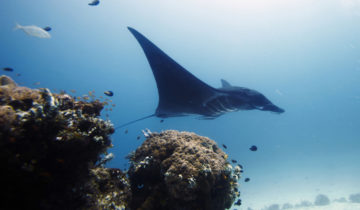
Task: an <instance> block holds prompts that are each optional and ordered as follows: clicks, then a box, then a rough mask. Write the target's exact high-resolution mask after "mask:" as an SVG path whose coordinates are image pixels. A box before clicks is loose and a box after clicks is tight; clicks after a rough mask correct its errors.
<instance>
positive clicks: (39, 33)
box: [14, 23, 51, 39]
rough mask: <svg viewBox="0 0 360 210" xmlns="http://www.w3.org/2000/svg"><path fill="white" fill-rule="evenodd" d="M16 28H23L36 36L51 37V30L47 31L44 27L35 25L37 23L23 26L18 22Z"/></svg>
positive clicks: (30, 34)
mask: <svg viewBox="0 0 360 210" xmlns="http://www.w3.org/2000/svg"><path fill="white" fill-rule="evenodd" d="M14 29H15V30H17V29H21V30H23V31H24V32H25V33H26V34H27V35H29V36H35V37H38V38H43V39H49V38H51V35H50V34H49V32H47V31H45V30H44V29H43V28H40V27H38V26H35V25H30V26H22V25H20V24H18V23H16V25H15V28H14Z"/></svg>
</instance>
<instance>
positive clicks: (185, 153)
mask: <svg viewBox="0 0 360 210" xmlns="http://www.w3.org/2000/svg"><path fill="white" fill-rule="evenodd" d="M129 159H130V160H131V162H132V164H131V166H130V169H129V172H128V175H129V179H130V183H131V190H132V194H133V197H132V201H131V204H130V208H131V209H147V210H150V209H208V210H209V209H225V208H230V207H231V205H232V203H233V202H234V200H235V198H236V197H237V196H239V192H238V191H237V181H238V179H239V178H240V170H241V169H240V167H239V166H237V167H235V169H233V168H232V166H231V165H230V164H229V163H228V162H227V155H226V154H225V153H224V152H223V151H222V150H221V149H220V148H219V147H218V146H217V145H216V143H215V142H214V141H212V140H210V139H209V138H206V137H201V136H198V135H196V134H194V133H189V132H178V131H164V132H161V133H159V134H158V133H150V134H149V137H148V138H147V139H146V141H145V142H144V143H143V144H142V145H141V146H140V147H139V148H138V149H137V150H136V151H135V152H134V153H133V154H131V155H129Z"/></svg>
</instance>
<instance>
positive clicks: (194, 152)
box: [0, 76, 241, 210]
mask: <svg viewBox="0 0 360 210" xmlns="http://www.w3.org/2000/svg"><path fill="white" fill-rule="evenodd" d="M104 104H105V105H106V103H105V102H100V101H99V100H95V99H92V101H89V102H88V101H81V100H79V99H78V100H75V99H74V98H73V97H71V96H70V95H67V94H65V93H60V94H56V93H52V92H50V90H49V89H46V88H40V89H30V88H26V87H21V86H18V85H17V84H16V83H15V82H14V81H13V80H12V79H11V78H9V77H6V76H0V171H1V173H0V186H1V187H2V188H1V189H2V191H3V192H5V193H3V195H2V196H0V198H1V200H0V201H1V202H0V209H40V210H42V209H45V210H48V209H54V210H57V209H94V210H95V209H134V210H135V209H139V210H152V209H157V210H161V209H173V210H177V209H184V210H187V209H189V210H190V209H206V210H221V209H226V208H230V207H231V205H232V203H233V202H234V200H235V199H236V198H237V197H239V196H240V193H239V192H238V187H237V181H238V179H239V178H240V173H241V168H240V167H239V166H236V167H235V168H232V166H231V165H230V164H229V163H228V161H227V155H226V154H225V153H224V152H223V151H222V150H221V149H220V148H219V147H218V146H217V145H216V143H215V142H214V141H212V140H210V139H209V138H206V137H201V136H198V135H196V134H194V133H188V132H178V131H164V132H161V133H151V132H149V131H148V132H145V133H144V135H145V136H146V137H147V138H146V140H145V141H144V142H143V144H142V145H141V146H140V147H139V148H138V149H137V150H136V151H135V152H133V153H131V154H130V155H129V159H130V161H131V166H130V169H129V170H128V171H127V173H125V172H123V171H121V170H120V169H116V168H105V167H104V165H105V163H106V161H108V160H109V159H111V158H112V154H111V153H110V154H108V153H107V149H108V148H109V147H111V146H112V144H111V139H110V135H111V134H112V133H114V128H113V125H112V124H111V123H110V121H105V120H103V119H101V118H99V115H100V112H101V110H102V109H103V106H104Z"/></svg>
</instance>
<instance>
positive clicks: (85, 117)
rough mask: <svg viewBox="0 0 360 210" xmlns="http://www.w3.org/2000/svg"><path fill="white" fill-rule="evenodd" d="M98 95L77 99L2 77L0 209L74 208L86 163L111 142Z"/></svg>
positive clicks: (85, 176)
mask: <svg viewBox="0 0 360 210" xmlns="http://www.w3.org/2000/svg"><path fill="white" fill-rule="evenodd" d="M102 107H103V105H102V103H100V102H99V101H92V102H83V101H75V100H74V99H73V98H72V97H71V96H69V95H67V94H53V93H51V92H50V91H49V90H48V89H45V88H43V89H34V90H33V89H29V88H26V87H20V86H17V85H16V84H15V82H14V81H12V79H10V78H9V77H6V76H1V77H0V170H1V172H2V173H1V175H0V184H1V186H2V189H5V190H4V191H5V192H6V194H5V195H3V196H2V200H3V201H2V202H1V203H0V208H1V209H21V208H23V207H24V206H26V209H77V208H81V207H82V206H84V205H85V204H86V203H87V202H88V201H87V200H86V197H84V195H83V194H82V193H80V192H81V191H82V189H83V186H84V184H85V183H86V182H88V181H89V178H90V177H91V176H90V173H89V172H90V169H91V168H93V167H94V166H95V164H96V162H97V161H99V160H100V155H102V154H105V153H106V149H107V148H108V147H110V146H111V141H110V138H109V135H110V134H111V133H113V132H114V128H113V125H112V124H111V123H109V122H107V121H104V120H102V119H100V118H98V117H97V116H99V114H100V111H101V109H102Z"/></svg>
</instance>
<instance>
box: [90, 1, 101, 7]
mask: <svg viewBox="0 0 360 210" xmlns="http://www.w3.org/2000/svg"><path fill="white" fill-rule="evenodd" d="M99 3H100V1H99V0H93V1H92V2H90V3H88V5H90V6H96V5H98V4H99Z"/></svg>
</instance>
